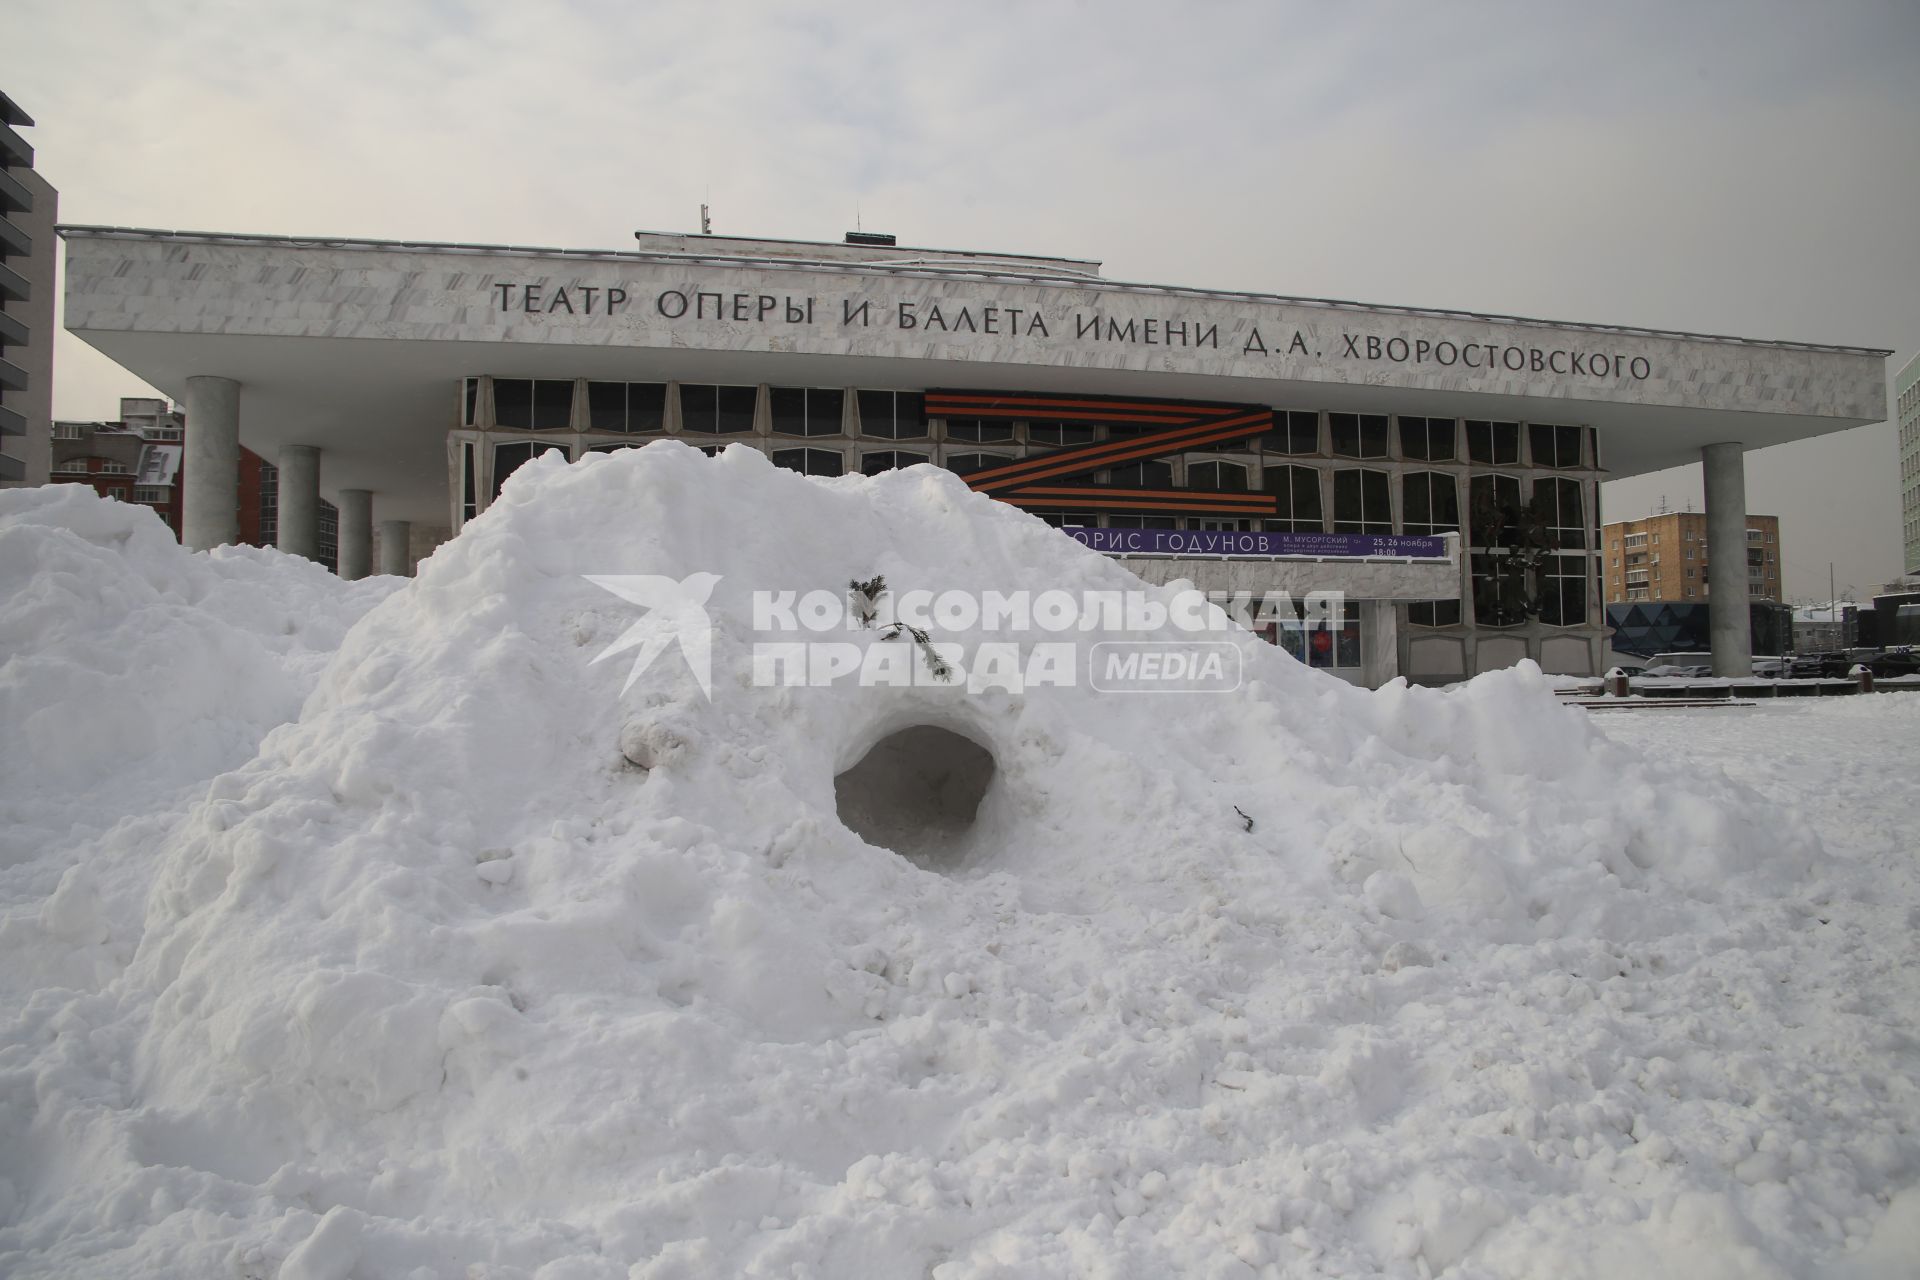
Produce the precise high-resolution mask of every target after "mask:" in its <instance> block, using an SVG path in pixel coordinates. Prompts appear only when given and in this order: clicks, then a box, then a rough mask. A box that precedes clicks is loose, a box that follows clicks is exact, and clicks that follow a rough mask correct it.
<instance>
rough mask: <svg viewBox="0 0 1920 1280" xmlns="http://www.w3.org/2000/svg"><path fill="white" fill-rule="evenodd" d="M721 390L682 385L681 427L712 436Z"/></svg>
mask: <svg viewBox="0 0 1920 1280" xmlns="http://www.w3.org/2000/svg"><path fill="white" fill-rule="evenodd" d="M719 394H720V388H718V387H710V386H705V385H703V384H698V383H682V384H681V387H680V426H681V428H682V429H683V430H686V431H694V432H698V433H700V434H701V435H709V436H710V435H712V434H713V433H714V432H715V430H717V428H716V426H715V416H714V410H715V406H716V405H718V403H719Z"/></svg>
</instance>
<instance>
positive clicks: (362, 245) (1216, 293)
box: [54, 223, 1894, 359]
mask: <svg viewBox="0 0 1920 1280" xmlns="http://www.w3.org/2000/svg"><path fill="white" fill-rule="evenodd" d="M54 230H55V231H56V232H57V233H58V234H59V235H60V236H61V237H62V238H63V239H75V238H79V239H123V240H168V241H184V242H188V243H197V244H245V245H282V246H286V247H290V248H301V249H370V250H402V251H406V252H409V253H446V254H476V255H489V254H498V255H503V256H504V255H512V256H538V257H560V258H572V259H585V260H596V261H620V262H688V261H693V262H707V263H716V264H722V265H731V266H753V267H767V268H773V269H778V270H795V269H806V270H820V271H837V272H843V273H846V274H871V273H879V274H886V275H903V276H928V277H934V278H942V279H952V278H955V277H963V278H979V279H1007V278H1014V279H1020V280H1023V281H1029V282H1033V281H1038V282H1046V283H1053V284H1060V285H1071V286H1075V287H1079V288H1085V289H1096V290H1103V291H1113V292H1120V293H1136V294H1163V295H1166V296H1169V297H1182V298H1212V299H1222V300H1228V301H1241V302H1262V303H1280V304H1286V305H1293V306H1308V307H1325V308H1327V309H1329V310H1340V311H1368V312H1374V313H1377V314H1385V315H1409V316H1437V317H1446V318H1451V319H1461V320H1481V321H1491V322H1495V323H1501V324H1523V325H1537V326H1543V327H1546V328H1553V329H1569V330H1577V331H1581V332H1587V333H1616V334H1630V335H1633V336H1636V337H1648V338H1670V339H1681V340H1684V341H1690V342H1717V343H1729V344H1733V345H1738V346H1748V347H1767V348H1772V349H1776V350H1785V351H1817V352H1828V353H1834V354H1843V355H1858V356H1878V357H1880V358H1882V359H1885V358H1887V357H1889V356H1892V355H1893V354H1894V352H1893V351H1892V350H1891V349H1887V348H1880V347H1861V346H1852V345H1846V344H1834V343H1818V342H1795V341H1790V340H1786V339H1773V338H1743V337H1740V336H1737V335H1734V334H1725V333H1693V332H1689V331H1686V330H1681V329H1654V328H1648V327H1645V326H1639V325H1622V324H1595V323H1587V322H1580V321H1568V320H1545V319H1541V318H1539V317H1537V316H1516V315H1505V314H1501V313H1499V312H1484V311H1466V310H1460V309H1457V308H1447V307H1408V306H1393V305H1388V304H1380V303H1368V302H1355V301H1352V300H1349V299H1340V298H1307V297H1296V296H1292V295H1288V294H1276V293H1260V292H1254V291H1248V290H1236V289H1203V288H1194V287H1188V286H1182V285H1161V284H1147V283H1141V282H1134V281H1124V280H1110V279H1106V278H1103V277H1098V276H1088V275H1081V274H1078V273H1074V272H1062V271H1051V272H1049V271H1041V270H1035V269H1032V268H1024V267H1021V266H1019V265H1018V264H1019V263H1021V262H1068V261H1070V262H1082V261H1086V262H1091V260H1090V259H1062V258H1045V257H1040V256H1038V255H1031V254H988V253H979V254H976V255H972V257H973V258H975V259H977V261H974V260H969V259H968V258H954V259H946V260H945V261H946V262H950V263H952V265H950V266H947V265H942V260H938V259H936V260H932V261H919V262H901V263H888V262H845V261H836V260H832V259H814V258H785V257H764V256H752V255H739V254H724V253H716V254H693V253H663V252H651V251H642V250H632V249H560V248H554V247H551V246H542V245H510V244H464V243H459V242H453V241H433V240H377V239H368V238H361V237H351V236H290V235H266V234H259V233H252V232H217V231H171V230H166V229H163V228H153V227H114V226H101V225H93V224H87V223H62V224H60V225H58V226H56V227H55V228H54ZM716 238H718V237H716ZM764 242H766V243H774V242H773V241H764ZM778 243H783V244H796V245H798V244H809V243H820V244H822V245H823V247H824V246H825V245H826V243H827V242H815V241H780V242H778ZM903 252H917V251H916V250H912V249H906V250H903ZM924 252H928V253H935V252H940V253H950V252H955V251H952V250H924ZM1096 265H1097V264H1096Z"/></svg>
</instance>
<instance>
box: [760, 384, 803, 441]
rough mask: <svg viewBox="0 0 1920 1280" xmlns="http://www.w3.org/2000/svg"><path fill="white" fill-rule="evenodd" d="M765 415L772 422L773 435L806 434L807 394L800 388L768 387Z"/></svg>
mask: <svg viewBox="0 0 1920 1280" xmlns="http://www.w3.org/2000/svg"><path fill="white" fill-rule="evenodd" d="M767 414H768V416H769V417H770V418H771V419H772V420H773V434H775V435H777V436H804V435H806V434H807V393H806V391H805V390H804V389H803V388H800V387H768V388H767Z"/></svg>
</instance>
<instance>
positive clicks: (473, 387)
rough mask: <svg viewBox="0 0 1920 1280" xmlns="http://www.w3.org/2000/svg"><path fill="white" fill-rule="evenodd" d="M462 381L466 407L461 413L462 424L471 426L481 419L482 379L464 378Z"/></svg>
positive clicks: (463, 398)
mask: <svg viewBox="0 0 1920 1280" xmlns="http://www.w3.org/2000/svg"><path fill="white" fill-rule="evenodd" d="M461 383H462V386H461V392H462V400H463V402H464V404H465V406H466V407H465V410H464V412H463V413H462V415H461V418H460V425H462V426H465V427H471V426H473V425H475V424H476V423H478V422H479V421H480V415H479V408H480V379H478V378H463V379H461Z"/></svg>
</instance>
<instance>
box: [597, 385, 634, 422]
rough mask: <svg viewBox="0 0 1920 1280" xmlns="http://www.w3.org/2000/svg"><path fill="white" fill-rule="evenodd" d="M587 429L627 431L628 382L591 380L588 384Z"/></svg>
mask: <svg viewBox="0 0 1920 1280" xmlns="http://www.w3.org/2000/svg"><path fill="white" fill-rule="evenodd" d="M587 429H588V430H590V431H625V430H626V429H627V384H626V383H624V382H589V383H588V384H587Z"/></svg>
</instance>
